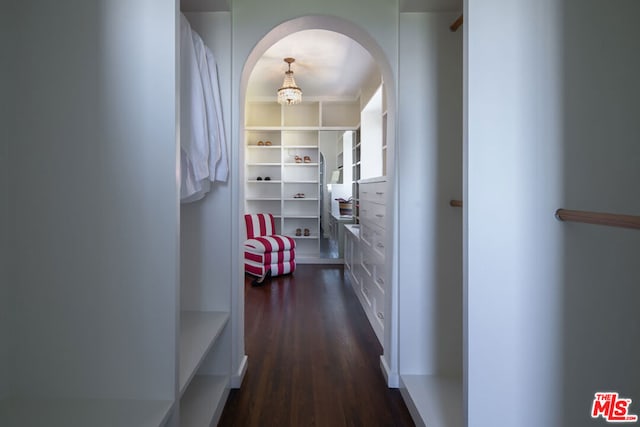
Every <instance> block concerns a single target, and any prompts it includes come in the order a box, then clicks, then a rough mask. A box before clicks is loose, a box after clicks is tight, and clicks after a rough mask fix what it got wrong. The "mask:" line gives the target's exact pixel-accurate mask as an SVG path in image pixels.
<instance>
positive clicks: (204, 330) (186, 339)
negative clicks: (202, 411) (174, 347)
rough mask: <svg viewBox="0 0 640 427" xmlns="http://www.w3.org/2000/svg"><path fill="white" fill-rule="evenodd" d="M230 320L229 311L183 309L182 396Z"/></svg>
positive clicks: (181, 329)
mask: <svg viewBox="0 0 640 427" xmlns="http://www.w3.org/2000/svg"><path fill="white" fill-rule="evenodd" d="M228 320H229V313H228V312H221V311H183V312H182V313H180V371H179V375H180V376H179V382H180V395H181V396H182V395H183V393H184V391H185V389H186V388H187V385H189V382H190V381H191V379H192V378H193V376H194V375H195V373H196V372H197V370H198V368H199V367H200V364H201V363H202V361H203V360H204V358H205V356H206V355H207V353H208V352H209V350H210V349H211V347H212V346H213V344H214V342H215V341H216V339H217V338H218V336H219V335H220V333H221V332H222V329H224V327H225V325H226V324H227V321H228Z"/></svg>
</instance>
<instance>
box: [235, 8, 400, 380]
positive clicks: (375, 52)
mask: <svg viewBox="0 0 640 427" xmlns="http://www.w3.org/2000/svg"><path fill="white" fill-rule="evenodd" d="M304 30H328V31H333V32H336V33H340V34H343V35H345V36H347V37H349V38H351V39H353V40H355V41H356V42H358V43H359V44H360V45H361V46H362V47H363V48H364V49H366V50H367V51H368V52H369V54H370V55H371V56H372V57H373V59H374V61H375V62H376V65H377V66H378V69H379V71H380V74H381V75H382V81H383V82H385V84H384V91H385V97H386V106H387V132H386V141H387V184H388V188H389V189H390V190H391V193H392V196H391V197H390V199H389V200H390V201H391V203H395V194H396V191H395V181H396V180H395V171H396V165H395V163H396V156H395V152H396V111H397V107H396V105H397V103H396V83H395V78H394V75H393V69H392V67H391V63H390V62H389V58H388V57H387V55H386V54H385V53H384V50H383V49H382V48H381V47H380V45H379V44H378V42H377V41H376V40H375V39H374V38H373V37H372V36H371V35H370V34H369V33H368V32H367V31H366V30H365V29H363V28H361V27H360V26H358V25H357V24H355V23H353V22H351V21H348V20H346V19H344V18H340V17H337V16H330V15H308V16H302V17H299V18H294V19H291V20H288V21H285V22H283V23H281V24H279V25H278V26H276V27H274V28H273V29H272V30H271V31H269V32H268V33H267V34H266V35H265V36H264V37H263V38H262V39H261V40H260V41H259V42H258V43H257V44H256V45H255V47H254V48H253V49H252V50H251V53H249V55H248V57H247V59H246V61H245V64H244V67H243V69H242V75H241V80H240V93H239V95H240V97H239V101H240V102H239V106H238V107H239V108H238V113H239V114H238V122H237V126H239V128H238V129H237V130H238V146H239V151H238V157H237V159H238V164H237V166H238V169H239V178H240V180H239V190H240V191H239V193H240V194H239V196H240V197H238V206H237V207H238V208H239V209H238V212H244V186H243V184H242V183H243V182H244V172H243V170H244V150H243V149H242V147H244V146H245V132H244V123H245V105H246V102H245V100H246V96H247V86H248V84H249V78H250V77H251V73H252V71H253V69H254V67H255V65H256V63H257V62H258V60H259V59H260V58H261V57H262V56H263V55H264V53H265V52H266V51H267V49H269V48H270V47H271V46H272V45H274V44H275V43H277V42H278V41H280V40H281V39H282V38H284V37H286V36H288V35H290V34H293V33H296V32H298V31H304ZM395 211H396V207H395V206H394V207H393V209H392V213H391V215H390V217H391V224H392V226H391V227H390V229H391V230H392V233H391V234H392V236H390V237H391V238H392V245H391V246H392V247H393V248H395V247H396V244H397V223H396V221H395V217H396V215H395ZM388 224H389V223H388ZM241 247H242V244H241V243H240V248H241ZM239 252H241V251H239ZM391 258H392V259H393V258H395V256H392V257H391ZM242 262H243V258H242V256H240V259H239V264H240V265H239V266H238V268H239V271H242V272H243V271H244V268H242ZM389 270H392V269H389ZM241 277H242V275H241ZM387 278H390V279H391V280H390V283H391V292H390V295H389V296H390V298H391V301H392V309H391V313H390V314H391V315H390V316H388V317H389V318H390V323H391V327H387V326H389V323H387V326H385V339H384V346H383V347H384V353H385V359H387V360H384V359H383V361H382V364H383V366H384V373H385V376H386V377H387V382H388V384H389V385H390V386H394V387H397V386H398V381H399V376H398V368H397V367H398V358H397V340H398V337H397V333H396V332H395V331H396V329H397V316H398V309H397V307H398V305H397V300H398V298H397V297H398V294H397V280H396V279H395V273H392V272H387ZM238 282H239V283H243V281H238ZM239 296H240V301H241V303H240V307H238V309H239V311H240V313H239V314H240V317H241V318H242V319H241V321H242V324H244V321H243V319H244V297H243V292H242V290H240V291H239ZM241 330H242V334H244V327H242V328H241ZM240 339H242V337H240Z"/></svg>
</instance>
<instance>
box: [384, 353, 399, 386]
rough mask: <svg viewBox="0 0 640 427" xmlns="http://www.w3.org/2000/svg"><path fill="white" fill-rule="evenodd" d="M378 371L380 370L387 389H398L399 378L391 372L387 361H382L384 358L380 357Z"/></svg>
mask: <svg viewBox="0 0 640 427" xmlns="http://www.w3.org/2000/svg"><path fill="white" fill-rule="evenodd" d="M380 369H382V375H384V379H385V380H386V381H387V386H388V387H389V388H398V387H400V376H399V375H398V374H397V373H394V372H391V369H389V366H388V365H387V361H386V360H384V356H380Z"/></svg>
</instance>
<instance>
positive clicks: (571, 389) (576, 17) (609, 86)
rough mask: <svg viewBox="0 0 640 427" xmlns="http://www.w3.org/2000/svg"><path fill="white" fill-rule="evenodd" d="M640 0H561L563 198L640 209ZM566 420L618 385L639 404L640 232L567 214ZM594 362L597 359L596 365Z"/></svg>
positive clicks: (578, 419) (585, 420)
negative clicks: (570, 219)
mask: <svg viewBox="0 0 640 427" xmlns="http://www.w3.org/2000/svg"><path fill="white" fill-rule="evenodd" d="M638 16H640V2H638V1H634V0H621V1H616V2H613V3H612V2H607V1H604V0H584V1H578V0H570V1H565V2H564V10H563V31H562V33H561V39H560V42H561V46H562V48H563V56H564V67H563V68H564V69H563V73H562V76H563V80H564V88H563V89H562V91H561V93H562V95H563V97H564V109H563V112H562V114H563V117H564V146H563V151H564V156H563V167H564V172H563V175H562V182H563V188H564V207H566V208H569V209H585V210H593V211H601V212H612V213H621V214H633V215H640V191H639V190H638V183H639V182H640V120H638V119H639V118H640V104H639V100H640V82H639V81H638V76H640V56H638V52H640V28H639V27H638V25H637V22H636V18H637V17H638ZM562 238H563V239H564V242H565V244H564V249H563V251H562V256H563V257H564V265H565V269H564V275H563V277H562V282H563V283H562V286H561V288H560V289H561V291H562V296H561V307H562V322H561V323H560V325H561V333H562V338H563V340H562V346H561V348H562V360H561V365H560V366H561V369H562V372H563V375H562V378H563V382H564V384H563V388H562V391H563V398H564V405H565V406H564V408H563V411H562V412H563V417H562V423H561V424H562V425H563V426H569V425H581V426H587V425H602V420H598V421H592V420H591V419H590V417H589V414H588V411H587V410H585V404H586V406H589V404H590V403H591V401H592V400H593V393H595V392H596V391H603V390H604V391H608V390H615V391H618V392H619V393H620V394H621V396H622V397H627V398H631V399H633V403H632V405H631V412H632V413H634V414H640V369H638V361H639V360H640V340H639V339H638V337H639V336H640V310H638V302H639V301H640V264H639V263H638V252H639V250H640V232H638V231H635V230H625V229H613V228H609V227H598V226H592V225H581V224H566V225H564V226H563V227H562ZM594 366H598V368H597V369H594V368H593V367H594Z"/></svg>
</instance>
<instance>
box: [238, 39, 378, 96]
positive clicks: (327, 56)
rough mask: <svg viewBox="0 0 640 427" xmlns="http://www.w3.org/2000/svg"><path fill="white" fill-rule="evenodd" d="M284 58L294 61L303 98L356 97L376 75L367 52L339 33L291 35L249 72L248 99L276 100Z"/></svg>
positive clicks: (372, 61) (271, 49)
mask: <svg viewBox="0 0 640 427" xmlns="http://www.w3.org/2000/svg"><path fill="white" fill-rule="evenodd" d="M286 57H292V58H295V60H296V61H295V62H294V63H293V64H292V65H291V70H292V71H293V77H294V78H295V80H296V84H297V85H298V87H300V88H301V89H302V94H303V98H304V97H305V96H308V97H327V96H328V97H348V98H356V97H357V96H358V95H359V92H360V88H361V86H362V82H363V81H365V80H366V79H367V78H369V76H370V75H371V74H372V73H379V72H378V69H377V66H376V65H375V62H374V60H373V58H372V57H371V55H370V54H369V52H367V51H366V50H365V49H364V48H363V47H362V46H361V45H360V44H358V43H357V42H355V41H354V40H352V39H351V38H349V37H346V36H344V35H342V34H339V33H335V32H332V31H326V30H305V31H299V32H297V33H293V34H291V35H289V36H286V37H285V38H283V39H281V40H280V41H278V42H277V43H276V44H274V45H273V46H271V47H270V48H269V49H268V50H267V51H266V52H265V54H264V55H263V56H262V58H261V59H259V60H258V62H257V63H256V66H255V67H254V69H253V72H252V73H251V77H250V79H249V84H248V86H247V96H248V97H249V98H256V97H275V95H276V91H277V90H278V88H279V87H280V86H281V85H282V81H283V79H284V72H285V71H286V70H287V64H286V63H285V62H284V61H283V59H284V58H286Z"/></svg>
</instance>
